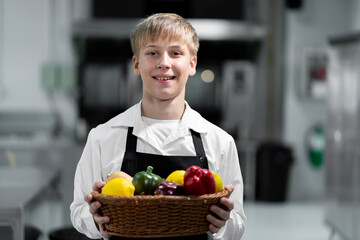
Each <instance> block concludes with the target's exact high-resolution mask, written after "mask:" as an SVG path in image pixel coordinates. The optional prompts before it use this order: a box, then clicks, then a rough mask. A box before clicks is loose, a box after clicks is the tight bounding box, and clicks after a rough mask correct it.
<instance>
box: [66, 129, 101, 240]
mask: <svg viewBox="0 0 360 240" xmlns="http://www.w3.org/2000/svg"><path fill="white" fill-rule="evenodd" d="M93 133H94V131H93V130H91V131H90V133H89V136H88V140H87V142H86V145H85V147H84V151H83V153H82V156H81V158H80V160H79V163H78V165H77V167H76V171H75V178H74V200H73V202H72V203H71V205H70V215H71V216H70V217H71V222H72V224H73V226H74V228H75V229H77V230H78V231H79V232H81V233H83V234H85V235H86V236H88V237H89V238H101V237H102V236H101V234H100V231H99V230H98V229H97V227H96V225H95V222H94V219H93V217H92V215H91V213H90V212H89V205H88V204H87V202H85V200H84V197H85V195H87V194H89V193H91V192H92V188H93V185H94V183H95V182H96V181H97V180H99V179H101V175H100V174H101V171H99V169H101V167H100V164H101V162H100V149H99V146H98V144H96V141H95V140H94V136H93Z"/></svg>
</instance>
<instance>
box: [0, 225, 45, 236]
mask: <svg viewBox="0 0 360 240" xmlns="http://www.w3.org/2000/svg"><path fill="white" fill-rule="evenodd" d="M24 231H25V233H24V234H25V240H38V239H39V237H40V235H41V234H42V232H41V231H40V230H39V229H38V228H36V227H34V226H30V225H25V230H24ZM4 239H5V238H4Z"/></svg>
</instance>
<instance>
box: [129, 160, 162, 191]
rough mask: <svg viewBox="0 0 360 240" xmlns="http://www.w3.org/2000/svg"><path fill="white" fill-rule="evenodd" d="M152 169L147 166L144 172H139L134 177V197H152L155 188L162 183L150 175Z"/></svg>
mask: <svg viewBox="0 0 360 240" xmlns="http://www.w3.org/2000/svg"><path fill="white" fill-rule="evenodd" d="M153 169H154V168H153V167H152V166H148V167H147V170H146V172H145V171H141V172H138V173H136V174H135V175H134V177H133V180H132V183H133V185H134V187H135V193H134V195H154V191H155V189H156V187H157V186H158V185H159V184H160V183H161V182H162V181H163V179H162V178H161V177H160V176H158V175H156V174H154V173H152V170H153Z"/></svg>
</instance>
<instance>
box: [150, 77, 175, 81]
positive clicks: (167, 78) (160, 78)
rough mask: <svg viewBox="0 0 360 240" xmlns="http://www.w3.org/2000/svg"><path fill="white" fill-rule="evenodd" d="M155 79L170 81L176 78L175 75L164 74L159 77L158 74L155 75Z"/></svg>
mask: <svg viewBox="0 0 360 240" xmlns="http://www.w3.org/2000/svg"><path fill="white" fill-rule="evenodd" d="M153 79H155V80H159V81H168V80H173V79H175V76H166V77H165V76H163V77H157V76H153Z"/></svg>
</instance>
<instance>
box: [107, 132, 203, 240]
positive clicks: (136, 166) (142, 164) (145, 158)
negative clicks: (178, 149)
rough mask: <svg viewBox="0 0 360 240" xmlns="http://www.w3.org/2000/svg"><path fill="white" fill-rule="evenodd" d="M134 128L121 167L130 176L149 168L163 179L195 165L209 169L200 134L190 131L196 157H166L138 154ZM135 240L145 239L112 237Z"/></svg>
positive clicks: (197, 237) (128, 136)
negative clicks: (174, 172) (152, 168)
mask: <svg viewBox="0 0 360 240" xmlns="http://www.w3.org/2000/svg"><path fill="white" fill-rule="evenodd" d="M132 130H133V128H132V127H129V129H128V134H127V140H126V151H125V155H124V160H123V163H122V166H121V171H124V172H126V173H128V174H129V175H130V176H134V175H135V174H136V173H137V172H139V171H146V168H147V166H152V167H154V170H153V173H154V174H157V175H159V176H161V177H167V176H168V175H169V174H170V173H172V172H173V171H176V170H186V169H187V168H188V167H191V166H193V165H196V166H199V167H201V168H206V169H208V168H209V166H208V161H207V158H206V155H205V151H204V147H203V144H202V141H201V136H200V134H199V133H197V132H195V131H193V130H190V131H191V135H192V138H193V143H194V147H195V151H196V156H164V155H156V154H148V153H139V152H136V143H137V137H136V136H134V135H133V134H132ZM127 239H129V240H131V239H132V240H133V239H144V238H123V237H117V236H111V237H110V240H127ZM147 239H161V240H167V239H178V240H186V239H188V240H190V239H196V240H207V239H208V238H207V234H206V233H204V234H201V235H198V236H186V237H174V238H147Z"/></svg>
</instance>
